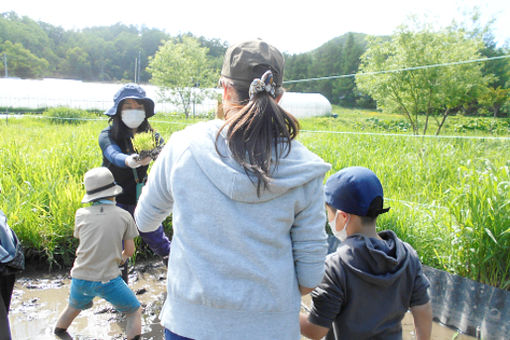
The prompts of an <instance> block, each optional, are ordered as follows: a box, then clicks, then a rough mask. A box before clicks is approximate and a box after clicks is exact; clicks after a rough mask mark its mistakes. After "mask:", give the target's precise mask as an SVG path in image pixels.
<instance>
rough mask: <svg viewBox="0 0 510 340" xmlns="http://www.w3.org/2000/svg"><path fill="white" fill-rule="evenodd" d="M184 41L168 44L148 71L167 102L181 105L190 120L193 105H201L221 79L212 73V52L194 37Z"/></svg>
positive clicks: (151, 60) (151, 63)
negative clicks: (209, 55)
mask: <svg viewBox="0 0 510 340" xmlns="http://www.w3.org/2000/svg"><path fill="white" fill-rule="evenodd" d="M180 40H181V41H180V42H174V41H172V40H169V41H167V42H166V43H165V44H164V45H163V46H161V47H160V49H159V50H158V52H157V53H156V55H155V56H154V58H150V59H149V60H150V61H149V66H148V68H147V69H148V71H149V72H150V73H151V74H152V79H151V81H152V82H153V83H154V84H156V85H158V86H159V87H160V88H161V91H160V96H161V98H163V100H164V101H168V102H170V103H172V104H175V105H177V106H179V107H180V108H181V109H182V111H183V112H184V114H185V115H186V117H188V116H189V113H190V111H191V108H192V104H193V103H200V102H201V101H202V100H203V99H204V98H205V97H206V96H212V95H214V92H212V93H210V92H208V90H207V89H208V88H210V87H213V86H214V84H215V82H216V81H217V80H218V78H219V74H216V73H214V72H213V71H212V68H211V66H210V61H209V59H208V57H207V53H208V49H207V48H205V47H201V46H200V44H199V42H198V41H197V40H196V39H194V38H193V37H189V36H183V37H182V38H181V39H180Z"/></svg>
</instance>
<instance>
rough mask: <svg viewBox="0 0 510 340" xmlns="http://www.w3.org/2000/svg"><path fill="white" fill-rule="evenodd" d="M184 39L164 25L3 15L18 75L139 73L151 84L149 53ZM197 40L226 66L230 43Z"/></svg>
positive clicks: (3, 44) (0, 39) (115, 76)
mask: <svg viewBox="0 0 510 340" xmlns="http://www.w3.org/2000/svg"><path fill="white" fill-rule="evenodd" d="M179 38H181V37H171V36H170V35H168V34H167V33H165V32H163V31H161V30H158V29H153V28H147V27H142V28H141V29H138V28H137V27H136V26H133V25H129V26H128V25H124V24H119V23H117V24H114V25H112V26H107V27H91V28H85V29H82V30H64V29H63V28H61V27H56V26H53V25H50V24H48V23H44V22H36V21H34V20H32V19H30V18H28V17H20V16H18V15H17V14H16V13H14V12H8V13H2V14H0V56H1V57H2V59H4V60H2V61H5V59H6V63H7V65H8V73H9V76H12V77H21V78H41V77H56V78H72V79H81V80H87V81H117V80H134V76H135V71H136V72H137V73H138V71H139V77H138V79H139V81H140V82H147V81H149V79H150V74H148V73H147V72H146V71H145V69H146V67H147V65H148V60H149V57H151V56H154V54H155V53H156V51H157V50H158V47H159V46H160V45H161V43H162V41H166V40H168V39H176V40H179ZM197 39H198V40H199V41H200V43H201V44H202V45H203V46H206V47H208V48H209V56H210V58H211V59H213V60H214V63H213V65H214V67H216V68H218V67H220V66H221V59H222V57H223V54H224V52H225V49H226V47H227V45H226V43H225V42H222V41H220V40H219V39H212V40H207V39H205V38H203V37H200V38H197ZM2 64H3V63H2ZM2 66H3V65H2Z"/></svg>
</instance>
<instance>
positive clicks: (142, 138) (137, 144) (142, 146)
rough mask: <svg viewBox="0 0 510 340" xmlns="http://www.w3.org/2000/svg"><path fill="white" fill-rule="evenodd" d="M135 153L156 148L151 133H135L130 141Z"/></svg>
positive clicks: (154, 139)
mask: <svg viewBox="0 0 510 340" xmlns="http://www.w3.org/2000/svg"><path fill="white" fill-rule="evenodd" d="M131 141H132V142H133V148H134V149H135V151H136V152H138V153H140V152H142V151H150V150H152V149H154V148H155V147H156V138H155V137H154V134H153V133H152V132H142V133H137V134H135V136H134V137H133V138H132V139H131Z"/></svg>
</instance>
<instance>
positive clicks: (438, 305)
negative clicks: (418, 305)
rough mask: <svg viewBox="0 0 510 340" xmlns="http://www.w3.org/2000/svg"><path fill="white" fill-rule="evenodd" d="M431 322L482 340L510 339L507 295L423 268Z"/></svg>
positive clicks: (509, 297)
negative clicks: (427, 281) (429, 299)
mask: <svg viewBox="0 0 510 340" xmlns="http://www.w3.org/2000/svg"><path fill="white" fill-rule="evenodd" d="M423 271H424V272H425V275H426V276H427V277H428V279H429V280H430V296H431V301H432V313H433V315H434V320H436V321H439V322H441V323H442V324H445V325H447V326H449V327H453V328H455V329H457V330H459V331H460V332H462V333H464V334H467V335H471V336H476V337H481V338H482V339H483V340H503V339H504V340H508V339H510V292H509V291H506V290H502V289H498V288H495V287H492V286H489V285H486V284H483V283H479V282H476V281H473V280H469V279H466V278H464V277H461V276H458V275H454V274H450V273H447V272H445V271H442V270H438V269H434V268H431V267H427V266H423Z"/></svg>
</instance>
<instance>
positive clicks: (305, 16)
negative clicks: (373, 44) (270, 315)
mask: <svg viewBox="0 0 510 340" xmlns="http://www.w3.org/2000/svg"><path fill="white" fill-rule="evenodd" d="M475 6H477V7H478V8H479V10H480V12H481V15H482V16H481V19H482V22H483V23H487V22H488V21H489V20H491V19H494V23H493V26H492V28H493V32H494V35H495V40H496V42H497V43H498V45H499V46H501V45H502V44H503V43H505V42H508V44H510V1H508V0H484V1H480V0H478V1H475V0H422V1H413V0H386V1H381V0H379V1H366V0H350V1H342V0H313V1H299V0H292V1H290V0H272V1H267V0H224V1H219V0H218V1H212V0H209V1H204V0H201V1H197V0H137V1H134V0H123V1H118V0H87V1H83V0H81V1H80V0H64V1H62V0H3V1H1V2H0V13H3V12H9V11H14V12H16V13H17V14H18V15H19V16H28V17H29V18H31V19H33V20H36V21H43V22H46V23H49V24H51V25H54V26H60V27H62V28H64V29H67V30H69V29H74V30H78V29H82V28H85V27H93V26H110V25H113V24H115V23H123V24H126V25H135V26H137V27H142V26H146V27H148V28H157V29H160V30H162V31H165V32H166V33H168V34H170V35H171V36H175V35H177V34H179V33H187V32H191V33H193V34H194V35H195V36H204V37H206V38H208V39H212V38H216V39H220V40H221V41H225V42H227V44H232V43H236V42H239V41H242V40H249V39H255V38H261V39H264V40H266V41H267V42H269V43H271V44H273V45H274V46H276V47H277V48H278V49H280V50H281V51H282V52H287V53H290V54H296V53H302V52H307V51H310V50H313V49H315V48H317V47H319V46H321V45H322V44H324V43H326V42H327V41H329V40H331V39H333V38H335V37H337V36H340V35H342V34H344V33H347V32H360V33H366V34H372V35H389V34H391V33H392V32H394V30H395V29H396V27H397V26H399V25H400V24H402V23H405V22H406V20H409V16H412V15H414V16H416V17H417V18H419V19H420V20H424V21H426V22H430V23H433V24H434V25H435V26H436V27H444V26H447V25H448V24H450V23H451V22H452V20H456V21H458V22H459V21H465V20H464V19H465V13H466V12H469V11H470V10H472V9H473V8H474V7H475Z"/></svg>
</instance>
